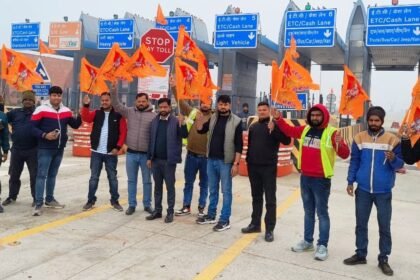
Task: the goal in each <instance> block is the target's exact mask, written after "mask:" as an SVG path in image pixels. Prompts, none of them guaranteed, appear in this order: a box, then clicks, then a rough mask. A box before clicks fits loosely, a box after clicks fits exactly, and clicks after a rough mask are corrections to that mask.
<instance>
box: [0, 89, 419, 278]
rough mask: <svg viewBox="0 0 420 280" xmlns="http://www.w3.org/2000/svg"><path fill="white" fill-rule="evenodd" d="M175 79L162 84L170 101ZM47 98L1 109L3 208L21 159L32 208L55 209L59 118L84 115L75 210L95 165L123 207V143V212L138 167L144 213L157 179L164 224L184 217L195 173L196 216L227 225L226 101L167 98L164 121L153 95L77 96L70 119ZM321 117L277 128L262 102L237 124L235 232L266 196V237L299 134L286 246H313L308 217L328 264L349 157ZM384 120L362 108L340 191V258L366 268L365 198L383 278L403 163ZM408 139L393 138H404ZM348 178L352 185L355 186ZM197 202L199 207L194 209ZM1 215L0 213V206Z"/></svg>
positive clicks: (91, 199) (232, 143)
mask: <svg viewBox="0 0 420 280" xmlns="http://www.w3.org/2000/svg"><path fill="white" fill-rule="evenodd" d="M174 84H175V83H174V82H173V81H171V86H173V91H174V93H175V96H176V88H175V87H174ZM49 97H50V98H49V100H48V101H47V102H45V103H44V104H42V105H41V106H39V107H37V108H36V109H35V108H34V104H35V97H34V94H33V92H30V91H27V92H24V93H23V95H22V102H23V107H22V108H20V109H14V110H12V111H10V112H8V113H7V115H5V114H3V113H0V133H1V137H0V140H1V143H0V144H1V148H2V151H3V156H2V160H3V161H5V160H7V154H8V150H9V141H8V123H10V124H11V126H12V128H13V133H12V142H13V146H12V149H11V151H12V153H11V154H12V156H11V163H10V171H9V174H10V180H9V196H8V197H7V198H6V200H5V201H4V202H3V206H6V205H9V204H12V203H14V202H15V201H16V199H17V196H18V193H19V189H20V185H21V182H20V175H21V173H22V170H23V165H24V163H26V164H27V166H28V170H29V173H30V185H31V194H32V197H33V204H32V205H33V207H34V209H33V215H34V216H39V215H41V214H42V209H43V206H44V205H45V206H46V207H53V208H63V207H64V205H63V204H61V203H59V202H58V201H57V200H56V199H55V197H54V189H55V180H56V176H57V172H58V169H59V166H60V164H61V161H62V158H63V153H64V147H65V145H66V142H67V125H69V126H71V127H72V128H74V129H77V128H78V127H79V126H80V125H81V122H82V120H83V121H85V122H88V123H93V127H92V133H91V149H92V155H91V159H90V160H91V161H90V169H91V177H90V180H89V188H88V196H87V202H86V204H85V205H84V206H83V210H90V209H92V208H93V207H94V205H95V203H96V200H97V198H96V196H95V193H96V191H97V188H98V182H99V177H100V174H101V170H102V167H103V164H105V170H106V172H107V177H108V181H109V187H110V190H109V191H110V195H111V199H110V202H111V206H112V207H113V209H115V210H117V211H123V208H122V207H121V205H120V204H119V201H118V200H119V193H118V180H117V163H118V153H119V151H120V149H121V148H122V146H123V144H126V145H127V154H126V173H127V178H128V208H127V209H126V212H125V213H126V214H127V215H132V214H133V213H134V212H135V211H136V207H137V179H138V173H139V169H140V171H141V175H142V184H143V198H142V200H143V208H144V211H146V212H148V213H149V215H148V216H147V217H146V219H147V220H155V219H159V218H162V212H163V207H162V196H163V183H165V185H166V190H167V204H168V207H167V213H166V217H165V223H171V222H173V220H174V215H175V216H183V215H189V214H191V205H192V194H193V186H194V182H195V179H196V176H197V174H198V175H199V186H200V192H199V193H200V194H199V199H198V205H197V207H198V219H197V220H196V222H197V223H198V224H216V225H215V226H214V227H213V229H214V230H215V231H224V230H227V229H229V228H230V226H231V225H230V216H231V212H232V178H233V177H234V176H236V175H237V174H238V167H239V162H240V158H241V153H242V148H243V140H242V133H243V130H244V120H243V119H241V118H240V117H238V116H236V115H235V114H233V113H232V111H231V99H230V97H229V96H227V95H220V96H218V98H217V104H216V109H215V111H214V112H213V111H212V110H211V104H205V103H201V104H200V106H199V108H193V107H192V106H190V105H189V104H188V103H186V102H185V101H182V100H181V101H178V103H179V107H180V108H179V109H180V114H179V115H178V116H177V117H175V116H174V115H173V114H172V112H171V101H170V99H168V98H161V99H160V100H159V101H158V113H157V114H156V113H154V112H153V110H152V106H151V105H150V103H149V99H148V95H147V94H145V93H139V94H137V95H136V99H135V104H134V106H133V107H126V106H125V105H123V104H121V103H120V101H119V98H118V93H117V91H116V88H115V87H112V90H111V93H108V92H105V93H102V95H101V96H100V100H101V108H100V109H98V110H94V111H90V110H89V106H90V98H89V97H88V96H85V97H84V98H83V108H82V109H81V114H80V115H81V117H77V118H74V117H73V116H72V112H71V111H70V109H69V108H67V107H65V106H64V105H63V104H62V102H61V99H62V90H61V88H60V87H57V86H53V87H51V89H50V92H49ZM183 115H185V116H187V118H184V117H183ZM329 117H330V116H329V113H328V111H327V109H326V108H325V107H324V106H322V105H315V106H313V107H312V108H311V109H310V110H309V111H308V115H307V125H304V126H298V127H293V126H290V125H289V124H287V122H286V121H285V120H284V119H283V118H282V115H281V114H280V113H279V112H278V111H276V110H272V109H271V108H270V106H269V104H268V103H266V102H260V103H259V104H258V106H257V118H256V119H254V121H253V122H252V123H251V124H250V125H249V128H248V151H247V155H246V161H247V168H248V174H249V180H250V185H251V193H252V215H251V222H250V224H249V225H248V226H247V227H245V228H242V232H243V233H244V234H248V233H255V232H261V227H262V223H261V216H262V212H263V201H264V198H263V196H264V195H265V200H266V215H265V219H264V222H265V240H266V241H267V242H272V241H273V240H274V233H273V231H274V228H275V224H276V175H277V153H278V149H279V145H280V143H282V144H283V145H288V144H290V141H291V137H292V138H295V139H297V140H298V141H299V156H298V168H299V170H300V171H301V177H300V190H301V197H302V202H303V208H304V238H303V240H302V241H300V242H298V243H297V244H296V245H294V246H292V248H291V250H292V251H294V252H306V251H312V250H314V249H315V247H314V245H313V243H314V238H313V235H314V228H315V213H316V214H317V216H318V220H319V238H318V241H317V246H316V249H315V255H314V257H315V259H317V260H326V259H327V257H328V249H327V248H328V241H329V232H330V218H329V213H328V202H329V196H330V193H331V178H332V176H333V175H334V163H335V159H336V156H337V155H338V156H339V157H341V158H343V159H346V158H347V157H348V156H349V155H350V149H349V147H348V145H347V144H346V142H345V141H344V139H343V137H342V136H341V135H340V133H339V132H338V130H337V129H336V128H334V127H332V126H330V125H329ZM384 117H385V111H384V110H383V109H382V108H381V107H371V108H370V109H369V111H368V113H367V124H368V128H367V130H366V131H363V132H361V133H359V134H357V135H356V136H355V137H354V142H353V144H352V146H351V158H350V166H349V171H348V178H347V181H348V186H347V193H348V194H349V195H350V196H353V195H355V196H356V199H355V209H356V247H357V249H356V254H355V255H353V256H352V257H350V258H348V259H345V260H344V263H345V264H346V265H356V264H364V263H366V255H367V245H368V236H367V232H368V220H369V216H370V212H371V208H372V205H373V204H375V206H376V208H377V212H378V224H379V228H380V231H379V233H380V242H379V249H380V254H379V255H378V262H379V267H380V268H381V270H382V271H383V273H385V274H386V275H392V274H393V271H392V269H391V267H390V266H389V264H388V256H389V255H390V253H391V244H392V242H391V229H390V224H391V213H392V206H391V201H392V188H393V186H394V183H395V173H396V171H397V170H399V169H401V168H402V167H403V165H404V161H403V158H402V157H403V156H402V153H401V145H400V140H399V138H398V137H397V136H395V135H393V134H391V133H388V132H385V131H384V129H383V127H382V126H383V123H384ZM245 123H246V122H245ZM183 138H186V139H187V145H186V149H187V155H186V162H185V168H184V177H185V186H184V197H183V205H182V207H181V208H180V209H179V210H177V211H175V210H174V207H175V171H176V165H177V164H178V163H180V162H181V153H182V139H183ZM407 138H408V137H407V136H404V135H403V141H405V142H406V141H407ZM417 146H418V145H417ZM404 147H405V149H408V148H411V146H410V145H408V144H404V145H403V148H404ZM403 154H404V155H406V156H407V159H406V161H407V162H410V163H412V162H413V161H412V160H413V159H412V158H411V157H412V153H410V152H407V151H405V152H404V151H403ZM409 156H410V159H408V157H409ZM416 159H417V160H418V158H416ZM414 160H415V159H414ZM152 176H153V180H154V209H153V208H152V189H153V188H152V182H151V177H152ZM355 183H356V184H357V189H356V190H355V191H354V184H355ZM219 186H220V187H221V193H222V195H223V197H222V209H221V212H220V216H219V218H218V219H217V205H218V202H219V193H220V190H219ZM45 190H46V195H45V196H44V192H45ZM44 197H45V200H44ZM207 197H208V198H209V205H208V209H207V213H206V214H205V212H204V211H205V207H206V204H207ZM0 211H3V209H2V208H1V206H0Z"/></svg>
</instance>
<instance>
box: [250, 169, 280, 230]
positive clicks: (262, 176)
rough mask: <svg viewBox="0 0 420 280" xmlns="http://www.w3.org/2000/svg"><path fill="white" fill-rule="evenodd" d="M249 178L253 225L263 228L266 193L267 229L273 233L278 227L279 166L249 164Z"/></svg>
mask: <svg viewBox="0 0 420 280" xmlns="http://www.w3.org/2000/svg"><path fill="white" fill-rule="evenodd" d="M248 176H249V182H250V183H251V193H252V220H251V224H253V225H256V226H261V216H262V212H263V202H264V198H263V195H264V193H265V207H266V210H267V211H266V213H265V219H264V222H265V229H266V231H273V230H274V227H275V226H276V206H277V200H276V189H277V185H276V178H277V165H253V164H248Z"/></svg>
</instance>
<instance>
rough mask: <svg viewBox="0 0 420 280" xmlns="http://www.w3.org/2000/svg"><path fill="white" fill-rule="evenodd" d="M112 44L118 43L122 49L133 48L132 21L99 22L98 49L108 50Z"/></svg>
mask: <svg viewBox="0 0 420 280" xmlns="http://www.w3.org/2000/svg"><path fill="white" fill-rule="evenodd" d="M114 43H118V44H119V45H120V47H121V48H122V49H132V48H133V46H134V20H133V19H111V20H100V21H99V32H98V49H110V48H112V45H113V44H114Z"/></svg>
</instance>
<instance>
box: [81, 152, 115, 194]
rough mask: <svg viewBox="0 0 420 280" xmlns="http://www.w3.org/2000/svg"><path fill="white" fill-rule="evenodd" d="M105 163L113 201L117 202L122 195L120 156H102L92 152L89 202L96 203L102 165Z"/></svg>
mask: <svg viewBox="0 0 420 280" xmlns="http://www.w3.org/2000/svg"><path fill="white" fill-rule="evenodd" d="M104 163H105V170H106V174H107V176H108V182H109V193H110V194H111V201H112V202H116V201H118V198H120V195H119V194H118V180H117V163H118V156H114V155H107V154H100V153H96V152H94V151H92V155H91V157H90V179H89V194H88V201H91V202H95V201H96V196H95V193H96V190H97V189H98V183H99V177H100V176H101V171H102V165H103V164H104Z"/></svg>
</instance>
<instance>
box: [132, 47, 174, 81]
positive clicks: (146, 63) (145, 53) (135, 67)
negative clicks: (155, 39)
mask: <svg viewBox="0 0 420 280" xmlns="http://www.w3.org/2000/svg"><path fill="white" fill-rule="evenodd" d="M125 70H126V71H127V72H128V73H129V74H130V75H131V76H135V77H139V78H144V77H147V76H157V77H165V76H166V69H165V68H164V67H162V66H161V65H160V64H159V63H157V62H156V60H155V58H154V57H153V55H151V54H150V52H149V50H148V49H147V47H146V46H145V45H144V44H142V45H141V47H140V48H138V49H137V51H136V52H135V53H134V54H133V55H132V56H131V57H130V59H129V60H128V63H127V64H126V69H125Z"/></svg>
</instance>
